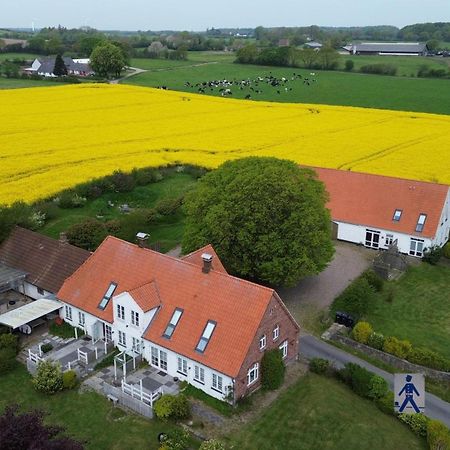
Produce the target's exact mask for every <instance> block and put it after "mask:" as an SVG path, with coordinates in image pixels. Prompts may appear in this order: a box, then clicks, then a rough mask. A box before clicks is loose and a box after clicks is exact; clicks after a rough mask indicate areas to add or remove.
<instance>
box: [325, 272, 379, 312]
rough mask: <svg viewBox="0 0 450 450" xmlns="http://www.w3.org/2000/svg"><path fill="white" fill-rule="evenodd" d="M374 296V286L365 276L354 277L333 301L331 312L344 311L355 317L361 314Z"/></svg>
mask: <svg viewBox="0 0 450 450" xmlns="http://www.w3.org/2000/svg"><path fill="white" fill-rule="evenodd" d="M374 296H375V290H374V288H373V287H372V286H371V285H370V284H369V282H368V281H367V279H366V278H364V277H361V278H358V279H356V280H355V281H354V282H353V283H352V284H350V286H348V287H347V288H346V289H345V290H344V291H343V292H342V294H340V295H339V296H338V297H336V299H335V300H334V303H333V312H335V311H344V312H346V313H349V314H352V315H353V316H356V317H361V316H363V315H364V314H365V313H366V312H367V311H368V309H369V305H370V304H371V303H372V302H373V300H374Z"/></svg>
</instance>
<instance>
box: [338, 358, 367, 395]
mask: <svg viewBox="0 0 450 450" xmlns="http://www.w3.org/2000/svg"><path fill="white" fill-rule="evenodd" d="M339 374H340V377H341V378H342V379H343V381H344V382H345V383H347V384H348V385H349V386H350V387H351V388H352V390H353V391H354V392H356V393H357V394H358V395H359V396H361V397H367V398H368V397H369V394H370V388H371V385H370V382H371V380H372V377H373V376H374V374H373V373H372V372H369V371H368V370H366V369H365V368H364V367H361V366H359V365H358V364H354V363H347V364H346V365H345V367H344V368H343V369H341V370H340V371H339Z"/></svg>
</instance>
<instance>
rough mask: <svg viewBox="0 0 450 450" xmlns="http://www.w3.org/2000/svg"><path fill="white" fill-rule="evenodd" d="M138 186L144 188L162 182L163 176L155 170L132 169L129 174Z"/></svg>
mask: <svg viewBox="0 0 450 450" xmlns="http://www.w3.org/2000/svg"><path fill="white" fill-rule="evenodd" d="M131 173H132V175H133V177H134V179H135V181H136V184H137V185H138V186H146V185H147V184H150V183H155V182H157V181H160V180H162V178H163V176H162V174H161V172H159V171H158V170H157V169H148V168H147V169H133V171H132V172H131Z"/></svg>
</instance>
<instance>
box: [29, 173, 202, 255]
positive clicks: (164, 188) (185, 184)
mask: <svg viewBox="0 0 450 450" xmlns="http://www.w3.org/2000/svg"><path fill="white" fill-rule="evenodd" d="M194 184H195V179H194V178H193V177H192V176H191V175H188V174H183V173H172V174H169V175H166V177H165V178H164V179H163V180H161V181H158V182H156V183H151V184H148V185H146V186H137V187H136V188H135V189H134V190H133V191H131V192H126V193H105V194H103V195H102V196H101V197H100V198H98V199H95V200H88V201H87V202H86V204H85V205H84V206H83V207H82V208H73V209H61V208H55V217H54V218H52V219H51V220H49V221H48V222H47V223H46V225H45V226H44V227H43V228H41V229H40V230H38V231H39V232H40V233H42V234H45V235H46V236H50V237H53V238H58V237H59V234H60V233H61V232H62V231H66V230H67V229H68V228H69V227H70V226H71V225H73V224H75V223H78V222H81V221H83V220H85V219H86V218H89V217H93V218H95V217H96V216H97V215H99V216H103V217H102V218H101V219H99V220H102V221H108V220H112V219H123V220H124V225H123V226H122V229H121V231H120V232H119V233H118V236H119V237H121V238H123V239H126V240H130V241H133V242H134V237H135V235H136V233H137V232H139V231H142V232H146V233H149V234H150V243H152V244H154V243H155V242H158V243H159V244H160V245H161V251H163V252H165V251H168V250H170V249H172V248H173V247H176V246H177V245H178V244H179V243H180V242H181V238H182V237H183V230H184V214H183V212H182V211H181V210H178V211H177V212H176V213H175V214H174V215H172V216H166V217H162V218H160V219H158V220H157V222H156V223H153V224H151V225H149V224H147V223H145V222H143V221H142V223H141V221H139V220H136V221H135V220H131V218H130V220H127V219H128V217H127V215H125V214H122V213H121V212H120V211H119V209H118V206H119V205H122V204H128V205H129V206H130V208H133V209H135V210H139V209H140V208H153V207H154V206H155V204H156V203H157V202H158V201H159V200H161V199H164V198H173V197H178V196H180V195H182V194H184V193H185V192H187V191H188V190H189V189H190V188H191V187H193V186H194ZM108 201H111V202H112V203H113V204H114V205H115V206H114V207H109V206H108ZM129 217H131V216H129Z"/></svg>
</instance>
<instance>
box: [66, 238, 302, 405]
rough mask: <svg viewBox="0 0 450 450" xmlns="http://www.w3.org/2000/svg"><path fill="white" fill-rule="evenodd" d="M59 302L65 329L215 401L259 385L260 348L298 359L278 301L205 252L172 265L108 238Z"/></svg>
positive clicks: (292, 325)
mask: <svg viewBox="0 0 450 450" xmlns="http://www.w3.org/2000/svg"><path fill="white" fill-rule="evenodd" d="M141 238H144V237H143V236H141ZM57 297H58V299H59V300H60V301H61V302H62V303H63V304H64V308H63V309H62V310H61V311H62V312H61V315H62V317H63V318H64V320H66V321H67V322H69V323H70V324H72V325H73V326H77V327H81V328H83V329H84V330H85V332H86V333H87V334H88V335H89V336H92V337H93V338H94V339H103V340H105V341H109V342H110V341H113V342H114V344H115V345H116V346H117V347H118V348H119V349H121V350H122V351H125V352H131V353H133V352H138V353H140V354H141V355H142V357H143V358H144V359H146V360H147V361H148V362H149V364H151V366H153V367H155V368H158V369H159V370H160V371H162V372H165V373H167V374H169V375H171V376H173V377H178V378H179V379H181V380H186V381H188V382H189V383H191V384H193V385H194V386H196V387H197V388H199V389H202V390H203V391H205V392H206V393H208V394H209V395H212V396H214V397H216V398H219V399H221V400H223V399H224V398H228V399H232V400H237V399H239V398H241V397H243V396H245V395H247V394H248V393H249V392H252V391H253V390H255V389H257V388H258V387H259V386H260V381H261V373H260V364H261V359H262V356H263V354H264V352H265V351H266V350H267V349H272V348H279V349H280V350H281V351H282V352H283V357H284V359H285V361H286V362H288V361H292V360H295V359H296V358H297V354H298V336H299V326H298V324H297V323H296V321H295V320H294V319H293V317H292V316H291V314H290V313H289V311H288V310H287V308H286V307H285V305H284V304H283V302H282V301H281V299H280V297H279V296H278V294H277V293H276V292H275V291H274V290H273V289H270V288H267V287H264V286H260V285H258V284H255V283H251V282H248V281H245V280H242V279H239V278H236V277H234V276H231V275H229V274H228V273H227V272H226V270H225V268H224V267H223V265H222V264H221V262H220V260H219V258H218V257H217V255H216V254H215V252H214V250H213V248H212V247H211V246H207V247H205V248H202V249H200V250H198V251H196V252H194V253H192V254H190V255H187V256H185V257H184V258H174V257H171V256H167V255H164V254H161V253H158V252H155V251H153V250H150V249H148V248H146V247H145V245H144V244H143V240H141V241H140V243H139V245H135V244H131V243H129V242H125V241H122V240H120V239H117V238H114V237H111V236H109V237H107V238H106V239H105V240H104V241H103V243H102V244H101V245H100V246H99V247H98V249H97V250H96V251H95V252H94V253H93V254H92V255H91V256H90V257H89V258H88V259H87V260H86V261H85V262H84V264H82V266H81V267H80V268H79V269H78V270H77V271H76V272H75V273H74V274H73V275H72V276H70V277H69V278H68V279H67V280H66V281H65V282H64V284H63V286H62V287H61V289H60V290H59V292H58V294H57Z"/></svg>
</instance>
